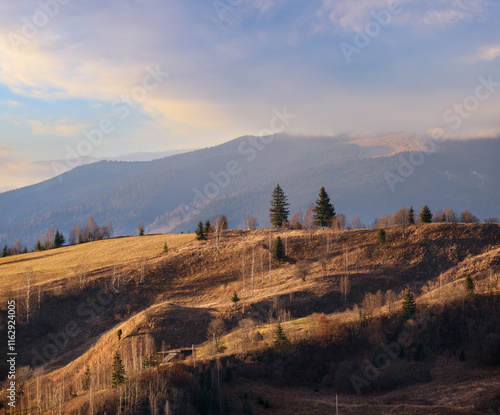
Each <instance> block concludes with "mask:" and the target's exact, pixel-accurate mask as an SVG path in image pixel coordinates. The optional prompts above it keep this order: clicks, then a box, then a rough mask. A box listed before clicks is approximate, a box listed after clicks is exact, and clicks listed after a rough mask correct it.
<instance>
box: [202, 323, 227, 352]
mask: <svg viewBox="0 0 500 415" xmlns="http://www.w3.org/2000/svg"><path fill="white" fill-rule="evenodd" d="M225 331H226V325H225V324H224V322H223V321H222V320H221V319H220V318H217V319H215V320H212V321H211V322H210V324H209V325H208V328H207V340H212V341H213V342H214V354H216V353H219V352H221V351H222V344H221V337H222V335H223V334H224V332H225Z"/></svg>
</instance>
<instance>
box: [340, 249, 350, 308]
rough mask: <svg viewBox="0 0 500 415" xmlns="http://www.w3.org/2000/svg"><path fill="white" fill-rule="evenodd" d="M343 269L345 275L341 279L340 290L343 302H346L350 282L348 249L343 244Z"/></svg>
mask: <svg viewBox="0 0 500 415" xmlns="http://www.w3.org/2000/svg"><path fill="white" fill-rule="evenodd" d="M344 268H345V275H344V276H343V277H342V281H341V289H342V294H343V296H344V300H347V294H348V293H349V288H350V281H349V248H348V247H347V246H346V245H345V244H344Z"/></svg>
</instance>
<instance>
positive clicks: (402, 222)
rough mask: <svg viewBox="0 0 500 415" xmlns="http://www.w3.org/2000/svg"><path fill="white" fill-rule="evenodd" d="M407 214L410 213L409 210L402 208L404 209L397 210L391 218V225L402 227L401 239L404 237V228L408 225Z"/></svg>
mask: <svg viewBox="0 0 500 415" xmlns="http://www.w3.org/2000/svg"><path fill="white" fill-rule="evenodd" d="M409 212H410V209H408V208H405V207H404V208H401V209H399V210H398V211H397V212H396V213H395V214H394V215H392V218H391V224H392V225H398V226H402V228H403V238H404V236H405V231H406V227H407V226H408V225H409V223H408V213H409Z"/></svg>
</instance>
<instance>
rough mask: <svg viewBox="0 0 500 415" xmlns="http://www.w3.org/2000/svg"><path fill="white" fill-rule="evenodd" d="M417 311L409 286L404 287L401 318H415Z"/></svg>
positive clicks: (405, 319)
mask: <svg viewBox="0 0 500 415" xmlns="http://www.w3.org/2000/svg"><path fill="white" fill-rule="evenodd" d="M416 311H417V304H416V303H415V296H414V295H413V292H412V291H411V289H410V287H408V286H407V287H406V290H405V293H404V295H403V320H404V321H407V320H410V319H414V318H415V313H416Z"/></svg>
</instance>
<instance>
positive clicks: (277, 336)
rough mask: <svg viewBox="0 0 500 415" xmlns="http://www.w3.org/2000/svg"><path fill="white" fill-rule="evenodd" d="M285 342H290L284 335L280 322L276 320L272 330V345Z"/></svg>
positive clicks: (279, 345) (278, 345) (284, 343)
mask: <svg viewBox="0 0 500 415" xmlns="http://www.w3.org/2000/svg"><path fill="white" fill-rule="evenodd" d="M286 344H290V341H289V340H288V338H287V337H286V334H285V331H284V330H283V327H281V322H280V321H278V324H277V325H276V330H275V331H274V346H275V347H281V346H284V345H286Z"/></svg>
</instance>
